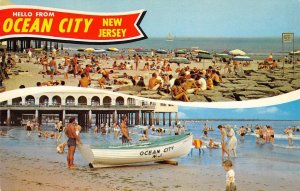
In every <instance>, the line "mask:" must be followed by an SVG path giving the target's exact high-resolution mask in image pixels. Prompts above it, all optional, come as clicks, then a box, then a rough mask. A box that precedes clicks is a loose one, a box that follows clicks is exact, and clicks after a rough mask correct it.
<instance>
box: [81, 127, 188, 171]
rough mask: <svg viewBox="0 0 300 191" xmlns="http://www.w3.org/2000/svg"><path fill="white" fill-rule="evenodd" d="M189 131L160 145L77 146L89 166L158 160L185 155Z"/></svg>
mask: <svg viewBox="0 0 300 191" xmlns="http://www.w3.org/2000/svg"><path fill="white" fill-rule="evenodd" d="M174 137H176V136H174ZM192 141H193V135H192V134H191V133H189V134H186V135H185V136H180V135H179V139H178V141H176V140H174V141H172V142H170V143H162V144H160V145H154V146H152V145H151V144H144V145H143V144H141V145H139V146H136V145H122V146H119V147H111V148H97V147H96V146H91V145H81V146H79V151H80V153H81V155H82V156H83V157H84V158H85V159H86V160H87V161H88V162H89V164H90V166H91V167H109V166H122V165H128V164H134V163H145V162H159V161H166V160H170V159H174V158H178V157H181V156H184V155H187V154H188V153H189V152H190V150H191V147H192Z"/></svg>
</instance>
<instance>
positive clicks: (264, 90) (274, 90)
mask: <svg viewBox="0 0 300 191" xmlns="http://www.w3.org/2000/svg"><path fill="white" fill-rule="evenodd" d="M73 54H74V52H72V51H70V55H73ZM85 54H86V55H87V54H88V53H85ZM20 57H22V56H20ZM25 57H26V55H23V58H21V63H17V64H16V67H15V68H13V69H12V70H11V71H10V74H11V75H10V79H7V80H4V82H3V83H4V85H5V86H6V90H7V91H8V90H12V89H17V88H19V86H20V85H25V87H34V86H36V83H37V82H42V83H43V82H47V81H51V80H50V76H49V75H46V74H42V73H41V71H43V67H42V65H41V64H33V63H34V61H35V59H33V60H32V61H31V62H28V61H27V59H26V58H25ZM165 59H166V60H168V58H165ZM163 60H164V59H162V61H161V62H160V64H158V66H159V65H162V63H163ZM114 61H116V62H117V64H119V63H121V62H123V63H124V62H125V61H127V62H129V63H130V64H131V65H132V66H133V69H125V70H114V73H113V74H110V78H111V79H117V80H118V81H121V82H122V83H124V84H123V85H109V84H107V85H105V86H104V88H105V89H107V90H108V91H118V92H121V93H124V94H129V95H139V96H141V97H145V98H152V99H163V100H172V96H171V95H170V94H167V93H164V92H162V94H157V92H156V91H149V90H147V89H145V88H140V87H133V86H132V82H131V81H130V80H129V79H124V78H122V77H120V76H122V75H123V74H124V73H126V74H127V75H128V76H133V77H137V76H141V77H143V78H144V82H145V84H146V86H147V85H148V81H149V79H150V78H151V75H152V74H153V73H154V72H157V70H149V71H145V70H143V67H144V65H145V63H146V62H147V61H146V60H141V61H140V63H139V67H138V70H135V64H134V61H133V60H127V59H124V60H123V59H119V58H117V56H113V55H112V56H110V57H109V58H108V59H107V60H106V59H105V60H101V59H100V60H99V63H100V64H99V66H100V67H101V68H102V69H105V70H106V71H110V70H111V69H112V66H113V62H114ZM56 62H57V65H58V64H61V65H63V63H64V59H63V56H57V57H56ZM148 62H149V63H152V61H148ZM259 62H262V61H260V60H254V61H252V62H251V63H250V65H248V66H243V72H242V73H237V74H233V73H226V72H224V65H225V63H221V62H217V63H215V64H214V63H213V62H212V60H205V61H201V62H195V61H192V62H191V63H190V64H188V65H187V64H181V65H180V68H183V67H186V66H189V68H190V69H193V68H198V69H203V68H204V69H207V68H208V67H209V66H213V67H214V68H218V69H219V71H220V73H221V76H222V78H223V82H222V83H221V84H220V86H215V87H214V89H213V90H205V91H200V92H199V93H198V95H194V94H188V96H189V97H190V100H191V101H200V102H214V101H243V100H249V99H258V98H264V97H271V96H276V95H280V94H283V93H287V92H290V91H294V90H296V89H299V88H300V87H299V84H300V83H299V79H300V76H299V71H300V67H299V64H296V67H295V72H294V71H293V70H292V64H286V65H285V71H284V72H285V74H284V75H283V71H282V63H278V68H277V69H274V70H272V71H269V70H265V69H258V63H259ZM90 63H91V60H90V59H80V65H81V68H83V69H84V68H85V66H86V65H87V64H90ZM170 66H171V69H172V71H170V72H167V75H170V74H172V75H173V76H174V77H177V76H178V74H177V73H176V72H175V70H176V69H177V68H178V66H177V64H174V63H171V64H170ZM58 71H60V72H62V74H60V75H56V76H54V80H58V81H61V80H64V81H65V82H66V85H67V86H78V82H79V79H80V76H77V78H74V77H73V75H72V74H69V78H68V79H67V80H66V79H64V76H63V70H62V69H59V70H58ZM90 76H91V85H90V87H91V88H99V84H98V80H99V79H100V78H101V77H102V75H101V74H94V73H91V75H90Z"/></svg>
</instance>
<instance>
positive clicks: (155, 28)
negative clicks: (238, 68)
mask: <svg viewBox="0 0 300 191" xmlns="http://www.w3.org/2000/svg"><path fill="white" fill-rule="evenodd" d="M11 2H13V3H14V4H23V5H25V4H27V5H37V6H45V7H55V8H63V9H72V10H81V11H92V12H125V11H133V10H139V9H145V10H146V11H147V13H146V15H145V17H144V19H143V21H142V24H141V27H142V29H143V30H144V32H145V33H146V34H147V36H148V37H149V38H151V37H166V36H167V34H168V33H171V34H172V35H174V36H175V37H281V33H282V32H294V33H295V36H300V11H299V10H300V0H186V1H183V0H11Z"/></svg>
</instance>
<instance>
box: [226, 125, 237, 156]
mask: <svg viewBox="0 0 300 191" xmlns="http://www.w3.org/2000/svg"><path fill="white" fill-rule="evenodd" d="M226 129H227V138H228V141H227V144H226V149H227V152H228V153H227V154H228V158H229V159H230V151H232V152H233V156H234V157H235V158H236V157H237V154H236V147H237V139H236V136H235V132H234V130H233V129H232V128H231V127H230V125H226Z"/></svg>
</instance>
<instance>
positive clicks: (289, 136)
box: [286, 128, 294, 146]
mask: <svg viewBox="0 0 300 191" xmlns="http://www.w3.org/2000/svg"><path fill="white" fill-rule="evenodd" d="M293 132H294V131H293V129H292V128H289V129H288V130H287V131H286V133H287V135H288V141H289V146H292V145H293Z"/></svg>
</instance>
